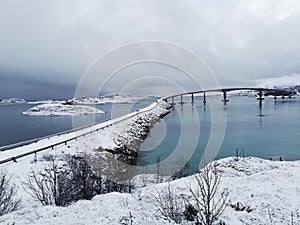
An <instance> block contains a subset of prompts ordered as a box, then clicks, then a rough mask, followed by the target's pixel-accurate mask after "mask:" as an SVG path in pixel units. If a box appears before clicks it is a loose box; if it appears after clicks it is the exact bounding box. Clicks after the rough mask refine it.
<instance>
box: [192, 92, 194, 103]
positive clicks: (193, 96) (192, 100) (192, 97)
mask: <svg viewBox="0 0 300 225" xmlns="http://www.w3.org/2000/svg"><path fill="white" fill-rule="evenodd" d="M193 103H194V94H193V93H192V104H193Z"/></svg>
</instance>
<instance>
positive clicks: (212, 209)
mask: <svg viewBox="0 0 300 225" xmlns="http://www.w3.org/2000/svg"><path fill="white" fill-rule="evenodd" d="M195 177H196V181H197V187H196V188H195V189H193V188H192V187H191V186H189V187H188V188H189V191H190V193H191V195H192V198H191V200H192V201H190V204H191V205H193V207H194V208H195V209H196V210H197V218H196V219H197V224H205V225H212V224H213V222H214V221H216V220H217V219H218V217H219V216H220V215H221V214H222V213H223V211H224V209H225V208H226V200H227V196H228V194H229V192H228V190H226V189H225V190H223V191H222V192H221V193H220V195H218V196H217V192H218V189H219V185H220V180H221V177H220V174H219V172H218V170H217V163H216V162H212V163H210V164H209V165H207V166H206V167H205V168H204V169H203V170H202V171H201V173H198V174H196V175H195Z"/></svg>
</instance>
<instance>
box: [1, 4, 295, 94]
mask: <svg viewBox="0 0 300 225" xmlns="http://www.w3.org/2000/svg"><path fill="white" fill-rule="evenodd" d="M0 3H1V7H0V98H5V97H14V96H15V97H24V98H30V99H34V98H36V99H39V98H68V97H72V96H73V95H74V91H75V88H76V86H77V84H78V82H79V80H80V78H81V76H82V75H83V73H84V71H85V70H86V69H87V68H88V66H89V65H90V64H91V63H92V62H93V61H94V60H95V59H96V58H98V57H99V56H101V55H103V54H104V53H106V52H107V51H109V50H110V49H112V48H114V47H116V46H119V45H122V44H125V43H129V42H134V41H141V40H163V41H168V42H174V43H177V44H180V45H182V46H185V47H186V48H188V49H190V50H192V51H194V52H195V53H196V54H197V55H199V56H200V57H201V58H202V59H203V60H204V61H205V62H206V63H207V64H208V66H209V67H210V68H211V70H212V71H213V72H214V73H215V75H216V77H217V79H218V81H219V83H220V84H221V85H222V86H241V85H242V86H251V85H253V84H254V81H255V80H259V79H263V78H269V77H280V76H283V75H289V74H295V73H296V74H297V73H299V72H300V63H299V59H300V29H299V27H300V1H296V0H285V1H282V0H281V1H280V0H278V1H264V0H244V1H240V0H227V1H217V0H215V1H199V0H195V1H193V0H188V1H186V0H177V1H174V0H169V1H162V0H158V1H155V0H151V1H147V0H143V1H130V0H123V1H116V0H115V1H104V0H103V1H99V0H98V1H94V0H90V1H89V0H85V1H76V0H72V1H64V0H51V1H50V0H49V1H40V0H35V1H33V0H24V1H22V0H18V1H16V0H0ZM145 68H146V69H145ZM145 68H144V69H142V68H136V70H138V72H140V73H141V74H144V75H145V74H146V75H149V76H150V75H153V74H154V75H159V70H158V67H157V68H154V69H153V71H151V68H150V67H149V66H146V67H145ZM136 70H134V68H131V69H128V70H127V73H129V72H132V73H134V72H135V73H136V72H137V71H136ZM123 72H124V71H123ZM161 72H162V73H167V72H172V71H171V70H168V69H166V70H162V71H161ZM173 72H174V71H173ZM145 82H146V84H148V83H147V82H148V81H147V80H145ZM139 83H140V84H142V83H143V82H139ZM143 85H144V86H145V83H144V84H143ZM146 86H147V88H148V89H149V90H151V88H153V89H152V90H153V92H155V93H157V87H155V83H153V82H149V85H146ZM138 89H141V87H140V86H137V90H138Z"/></svg>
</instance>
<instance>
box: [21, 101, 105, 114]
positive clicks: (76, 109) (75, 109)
mask: <svg viewBox="0 0 300 225" xmlns="http://www.w3.org/2000/svg"><path fill="white" fill-rule="evenodd" d="M98 113H105V112H104V111H102V110H100V109H96V108H95V107H90V106H82V105H68V104H59V103H56V104H52V103H50V104H42V105H38V106H35V107H32V108H30V109H28V110H27V111H25V112H23V113H22V114H23V115H27V116H75V115H88V114H98Z"/></svg>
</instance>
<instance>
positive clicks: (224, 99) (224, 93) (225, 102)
mask: <svg viewBox="0 0 300 225" xmlns="http://www.w3.org/2000/svg"><path fill="white" fill-rule="evenodd" d="M221 101H222V102H223V103H224V105H226V104H227V102H229V100H228V99H227V93H226V91H223V100H221Z"/></svg>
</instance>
